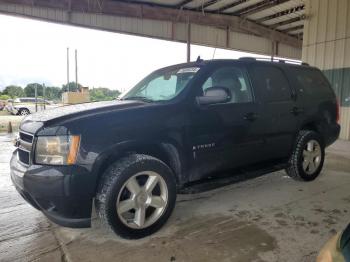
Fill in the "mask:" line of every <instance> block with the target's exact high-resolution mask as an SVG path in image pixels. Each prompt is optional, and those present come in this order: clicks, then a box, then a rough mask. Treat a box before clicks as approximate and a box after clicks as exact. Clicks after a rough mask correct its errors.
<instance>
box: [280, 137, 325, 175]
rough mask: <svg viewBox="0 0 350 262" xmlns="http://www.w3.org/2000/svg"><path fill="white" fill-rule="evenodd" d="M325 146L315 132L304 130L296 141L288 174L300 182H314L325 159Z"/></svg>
mask: <svg viewBox="0 0 350 262" xmlns="http://www.w3.org/2000/svg"><path fill="white" fill-rule="evenodd" d="M324 149H325V146H324V143H323V141H322V138H321V137H320V135H319V134H318V133H316V132H314V131H310V130H302V131H300V132H299V135H298V137H297V140H296V145H295V147H294V151H293V153H292V155H291V158H290V160H289V163H290V166H289V167H288V168H287V169H286V172H287V174H288V175H289V176H290V177H291V178H293V179H295V180H299V181H312V180H314V179H315V178H316V177H317V176H318V175H319V174H320V172H321V170H322V167H323V162H324V157H325V151H324Z"/></svg>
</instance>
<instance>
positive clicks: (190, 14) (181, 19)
mask: <svg viewBox="0 0 350 262" xmlns="http://www.w3.org/2000/svg"><path fill="white" fill-rule="evenodd" d="M0 2H6V3H11V4H25V5H30V6H38V7H48V8H50V7H51V8H60V9H64V10H66V11H68V12H87V13H96V14H105V15H115V16H124V17H133V18H139V19H150V20H162V21H169V22H174V23H188V22H190V23H193V24H198V25H207V26H213V27H221V28H225V29H227V28H230V30H232V31H237V32H244V33H247V34H254V35H258V36H261V37H265V38H267V39H271V40H272V41H278V42H282V43H285V44H287V45H290V46H294V47H296V48H300V47H301V46H302V43H301V41H300V40H298V39H297V38H295V37H293V36H290V35H287V34H284V33H281V32H278V31H276V30H272V29H270V28H268V27H266V26H262V25H259V24H257V23H255V22H252V21H249V20H246V19H242V18H240V17H237V16H230V15H222V14H221V15H219V14H209V13H202V12H198V11H190V10H184V9H183V10H178V9H175V8H167V7H158V6H150V5H142V4H131V3H126V2H119V1H110V0H104V1H103V2H102V4H101V5H98V4H94V5H91V2H90V1H86V0H74V1H71V6H70V9H69V1H67V0H57V1H47V0H0ZM89 3H90V4H89ZM51 4H52V5H51Z"/></svg>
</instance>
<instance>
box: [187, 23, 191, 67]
mask: <svg viewBox="0 0 350 262" xmlns="http://www.w3.org/2000/svg"><path fill="white" fill-rule="evenodd" d="M190 61H191V23H190V19H189V18H188V20H187V62H190Z"/></svg>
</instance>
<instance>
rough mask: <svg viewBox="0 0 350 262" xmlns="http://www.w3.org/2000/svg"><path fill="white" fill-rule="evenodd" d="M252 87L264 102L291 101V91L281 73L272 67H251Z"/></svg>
mask: <svg viewBox="0 0 350 262" xmlns="http://www.w3.org/2000/svg"><path fill="white" fill-rule="evenodd" d="M252 76H253V77H252V78H253V82H254V87H255V89H256V90H257V92H258V93H259V96H260V98H261V100H262V101H264V102H278V101H286V100H290V99H291V95H292V94H291V90H290V87H289V83H288V80H287V79H286V77H285V76H284V74H283V72H282V71H281V70H280V69H279V68H276V67H274V66H267V65H264V66H253V69H252Z"/></svg>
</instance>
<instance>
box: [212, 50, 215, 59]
mask: <svg viewBox="0 0 350 262" xmlns="http://www.w3.org/2000/svg"><path fill="white" fill-rule="evenodd" d="M215 53H216V47H215V48H214V52H213V58H212V59H214V58H215Z"/></svg>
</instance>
